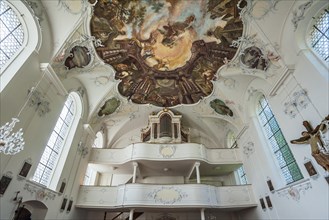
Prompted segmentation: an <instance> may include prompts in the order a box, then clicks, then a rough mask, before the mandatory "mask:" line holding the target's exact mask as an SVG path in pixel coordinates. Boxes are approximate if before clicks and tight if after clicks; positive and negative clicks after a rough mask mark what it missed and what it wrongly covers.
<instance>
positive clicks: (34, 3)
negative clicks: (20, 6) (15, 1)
mask: <svg viewBox="0 0 329 220" xmlns="http://www.w3.org/2000/svg"><path fill="white" fill-rule="evenodd" d="M23 2H24V3H25V4H26V5H28V6H29V7H30V8H31V9H32V12H33V16H34V17H35V18H36V19H37V20H38V21H39V24H40V22H42V21H43V20H44V18H43V16H44V11H45V8H44V7H43V6H42V4H41V3H40V1H38V0H23Z"/></svg>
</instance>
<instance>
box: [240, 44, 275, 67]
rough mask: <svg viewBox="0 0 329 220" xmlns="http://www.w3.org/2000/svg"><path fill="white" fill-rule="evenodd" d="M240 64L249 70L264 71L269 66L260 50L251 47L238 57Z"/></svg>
mask: <svg viewBox="0 0 329 220" xmlns="http://www.w3.org/2000/svg"><path fill="white" fill-rule="evenodd" d="M240 59H241V62H242V63H243V64H244V65H246V66H247V67H249V68H251V69H259V70H266V69H267V68H268V66H269V63H268V59H267V58H266V56H264V54H263V52H262V51H261V49H259V48H258V47H255V46H252V47H248V48H246V49H245V50H244V51H243V53H242V55H241V56H240Z"/></svg>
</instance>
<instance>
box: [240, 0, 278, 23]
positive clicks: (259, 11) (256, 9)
mask: <svg viewBox="0 0 329 220" xmlns="http://www.w3.org/2000/svg"><path fill="white" fill-rule="evenodd" d="M279 1H280V0H266V1H263V0H258V1H254V0H253V1H249V2H248V3H247V7H245V8H242V12H244V15H246V16H249V17H250V18H253V19H255V20H262V19H264V18H265V17H266V16H267V15H268V13H269V12H272V11H274V10H276V8H275V7H276V5H277V3H278V2H279ZM243 10H244V11H243Z"/></svg>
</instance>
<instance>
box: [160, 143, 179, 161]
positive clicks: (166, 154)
mask: <svg viewBox="0 0 329 220" xmlns="http://www.w3.org/2000/svg"><path fill="white" fill-rule="evenodd" d="M175 152H176V146H173V145H161V146H160V147H159V153H160V154H161V156H162V157H163V158H166V159H169V158H171V157H172V156H174V154H175Z"/></svg>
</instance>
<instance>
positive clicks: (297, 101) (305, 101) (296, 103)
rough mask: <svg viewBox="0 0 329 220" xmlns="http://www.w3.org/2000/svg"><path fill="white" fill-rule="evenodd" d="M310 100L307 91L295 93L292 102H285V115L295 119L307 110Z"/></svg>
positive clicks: (302, 90)
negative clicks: (302, 111)
mask: <svg viewBox="0 0 329 220" xmlns="http://www.w3.org/2000/svg"><path fill="white" fill-rule="evenodd" d="M310 102H311V101H310V99H309V97H308V94H307V91H306V90H305V89H301V90H299V91H295V92H294V93H293V94H292V97H291V100H289V101H287V102H285V103H284V104H283V105H284V113H285V114H286V115H288V116H289V117H290V118H295V117H296V115H297V114H298V113H299V112H300V111H301V110H303V109H306V108H307V106H308V105H309V104H310Z"/></svg>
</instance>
